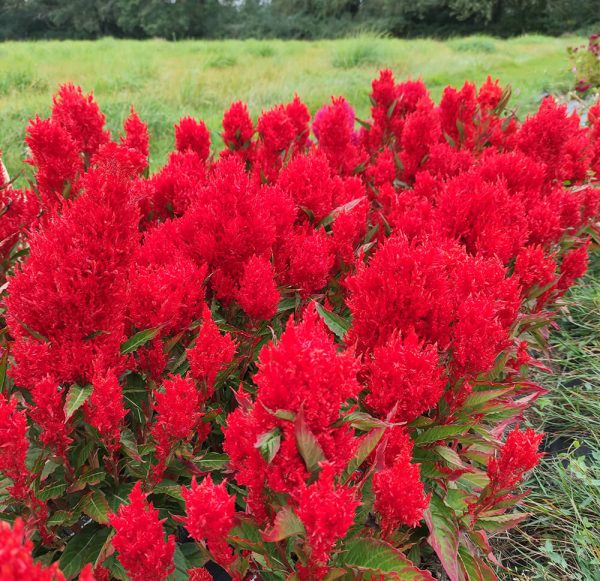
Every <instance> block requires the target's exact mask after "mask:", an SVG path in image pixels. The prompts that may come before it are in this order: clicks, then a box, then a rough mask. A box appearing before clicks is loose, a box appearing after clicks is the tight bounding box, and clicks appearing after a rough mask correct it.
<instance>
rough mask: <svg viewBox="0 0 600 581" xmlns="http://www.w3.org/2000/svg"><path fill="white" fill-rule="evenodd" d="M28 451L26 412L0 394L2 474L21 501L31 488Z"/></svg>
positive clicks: (0, 468) (0, 460) (0, 467)
mask: <svg viewBox="0 0 600 581" xmlns="http://www.w3.org/2000/svg"><path fill="white" fill-rule="evenodd" d="M28 449H29V441H28V440H27V418H26V416H25V412H24V411H19V410H17V400H16V399H14V398H11V399H7V398H6V397H5V396H4V394H2V393H0V473H1V474H2V475H3V476H5V477H7V478H10V479H11V480H12V482H13V484H12V486H10V487H9V488H8V491H9V492H10V494H11V495H12V496H14V497H15V498H17V499H20V500H22V499H24V498H25V497H26V496H27V491H28V488H29V478H30V474H29V470H28V469H27V467H26V466H25V458H26V456H27V451H28ZM0 547H1V545H0ZM0 550H1V548H0ZM0 567H1V561H0Z"/></svg>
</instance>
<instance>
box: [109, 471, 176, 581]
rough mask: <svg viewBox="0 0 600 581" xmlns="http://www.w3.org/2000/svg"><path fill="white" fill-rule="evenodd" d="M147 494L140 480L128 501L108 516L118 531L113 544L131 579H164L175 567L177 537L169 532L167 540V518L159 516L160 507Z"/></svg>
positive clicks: (140, 580)
mask: <svg viewBox="0 0 600 581" xmlns="http://www.w3.org/2000/svg"><path fill="white" fill-rule="evenodd" d="M146 497H147V495H146V494H144V493H143V492H142V488H141V483H140V482H137V483H136V484H135V486H134V487H133V490H132V491H131V493H130V494H129V501H130V502H129V504H127V505H125V504H123V505H121V506H120V507H119V511H118V512H117V513H113V514H111V515H110V516H109V518H110V523H111V525H112V526H113V527H114V528H115V529H116V531H117V532H116V534H115V536H114V537H113V539H112V544H113V547H114V548H115V549H116V550H117V551H118V552H119V555H118V558H119V561H120V562H121V564H122V565H123V567H124V568H125V570H126V571H127V574H128V575H129V576H130V577H131V579H132V581H162V580H163V579H165V578H166V577H167V576H168V575H169V574H170V573H171V572H172V571H173V570H174V569H175V567H174V564H173V555H174V553H175V537H174V536H173V535H169V537H168V538H167V540H166V541H165V533H164V530H163V525H162V523H163V522H164V519H163V520H159V519H158V510H156V509H155V508H154V506H153V504H152V503H151V502H147V501H146Z"/></svg>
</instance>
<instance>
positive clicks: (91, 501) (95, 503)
mask: <svg viewBox="0 0 600 581" xmlns="http://www.w3.org/2000/svg"><path fill="white" fill-rule="evenodd" d="M81 510H82V511H83V512H84V513H85V514H87V515H88V516H89V517H90V518H91V519H93V520H95V521H96V522H97V523H100V524H101V525H107V524H108V513H109V512H110V507H109V506H108V501H107V500H106V496H104V494H103V493H102V492H101V491H100V490H95V491H94V492H90V493H89V494H87V495H86V496H85V498H84V500H83V502H82V505H81Z"/></svg>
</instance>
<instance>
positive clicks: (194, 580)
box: [187, 567, 214, 581]
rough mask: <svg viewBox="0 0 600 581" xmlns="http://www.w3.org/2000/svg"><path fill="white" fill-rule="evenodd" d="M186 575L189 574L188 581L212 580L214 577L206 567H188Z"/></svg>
mask: <svg viewBox="0 0 600 581" xmlns="http://www.w3.org/2000/svg"><path fill="white" fill-rule="evenodd" d="M187 572H188V575H189V576H190V579H189V581H213V579H214V577H213V576H212V575H211V574H210V572H209V571H208V569H205V568H204V567H195V568H194V569H188V571H187Z"/></svg>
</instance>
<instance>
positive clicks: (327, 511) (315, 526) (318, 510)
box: [297, 462, 360, 580]
mask: <svg viewBox="0 0 600 581" xmlns="http://www.w3.org/2000/svg"><path fill="white" fill-rule="evenodd" d="M334 474H335V469H334V468H333V465H331V464H329V463H326V462H325V463H322V464H321V472H320V473H319V478H318V480H317V481H316V482H314V483H313V484H311V485H310V486H308V487H306V488H305V489H304V490H302V492H301V493H300V495H299V498H298V509H297V513H298V516H299V517H300V520H301V521H302V524H303V525H304V528H305V530H306V542H307V544H308V556H309V557H308V558H309V561H308V567H307V568H306V569H305V568H304V567H302V569H300V568H299V572H300V578H301V579H304V580H308V579H315V580H317V579H319V580H320V579H323V577H324V573H325V572H326V571H325V568H326V565H327V562H328V561H329V558H330V556H331V552H332V550H333V548H334V547H335V544H336V542H337V540H338V539H341V538H344V537H345V536H346V533H347V532H348V529H349V528H350V527H351V526H352V523H353V522H354V511H355V510H356V507H357V506H358V505H359V504H360V502H359V501H358V499H357V498H356V494H355V492H354V490H352V489H351V488H349V487H346V486H339V485H336V484H335V483H334Z"/></svg>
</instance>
